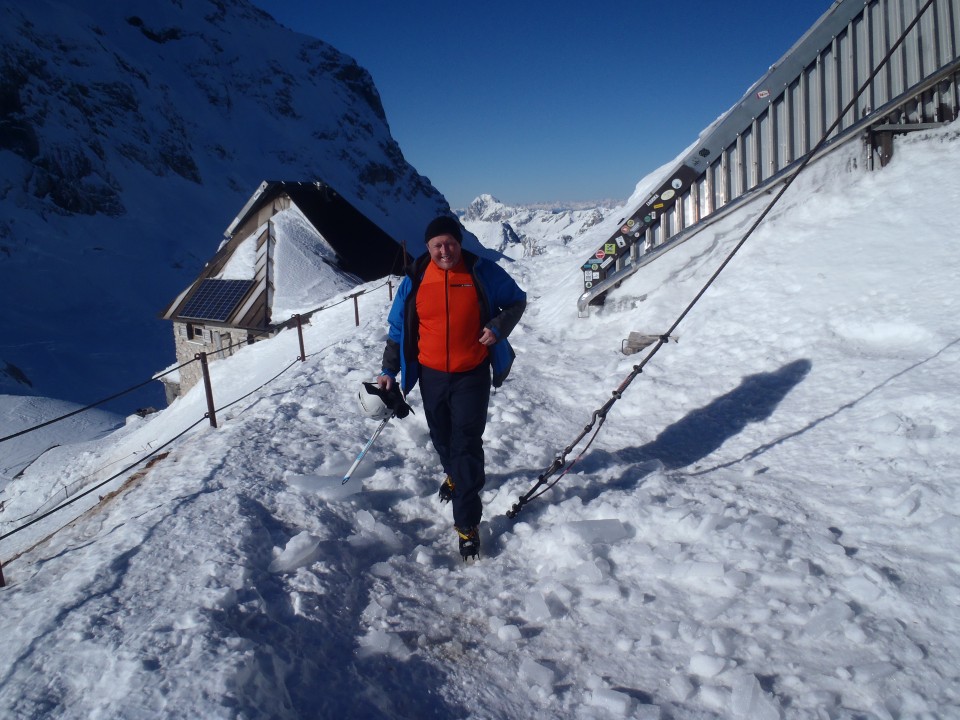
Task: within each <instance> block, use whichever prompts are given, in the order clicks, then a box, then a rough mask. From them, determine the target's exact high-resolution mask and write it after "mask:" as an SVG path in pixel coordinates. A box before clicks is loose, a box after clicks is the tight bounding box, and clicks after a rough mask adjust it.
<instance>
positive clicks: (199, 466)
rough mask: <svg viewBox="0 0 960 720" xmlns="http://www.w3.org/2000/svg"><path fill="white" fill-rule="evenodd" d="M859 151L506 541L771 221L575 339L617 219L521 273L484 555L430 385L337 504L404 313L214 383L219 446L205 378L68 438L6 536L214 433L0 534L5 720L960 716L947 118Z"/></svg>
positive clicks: (268, 357)
mask: <svg viewBox="0 0 960 720" xmlns="http://www.w3.org/2000/svg"><path fill="white" fill-rule="evenodd" d="M859 158H860V150H859V148H856V147H851V148H849V149H847V150H844V151H841V152H838V153H835V154H833V155H832V156H830V157H828V158H826V159H824V160H823V161H821V162H820V163H818V164H816V165H815V166H812V167H810V168H808V170H807V171H805V172H804V173H803V174H802V175H801V177H800V178H799V179H798V180H797V182H796V183H795V184H794V186H793V187H791V188H790V189H789V191H788V192H787V194H786V195H785V197H784V198H783V200H782V201H781V203H780V204H779V205H778V206H777V207H776V208H775V210H774V211H773V212H772V213H771V215H770V217H769V218H768V219H767V220H766V221H765V222H764V223H763V224H762V225H761V226H760V228H759V229H758V231H757V232H756V233H755V234H754V236H753V237H752V238H751V239H750V240H749V241H748V242H747V244H746V245H745V246H744V248H743V249H742V250H741V252H740V253H739V254H738V255H737V257H736V258H735V259H734V260H733V261H732V262H731V264H730V265H729V266H728V267H727V269H726V270H725V272H724V273H723V274H722V275H721V276H720V278H719V279H718V280H717V282H716V283H715V285H714V286H713V287H712V288H711V289H710V290H709V291H708V292H707V293H706V294H705V296H704V297H703V299H702V300H701V301H700V302H699V303H698V304H697V305H696V307H695V308H694V309H693V311H692V312H691V313H690V314H689V315H688V316H687V318H686V319H685V320H684V322H683V323H682V324H681V325H680V327H679V328H678V331H677V334H678V335H679V342H677V343H673V342H671V343H669V344H668V345H666V346H664V347H663V348H662V349H661V350H660V351H659V352H658V353H657V355H656V356H655V357H654V358H653V359H652V360H651V361H650V362H649V364H648V365H647V366H646V368H645V370H644V372H643V373H642V374H640V375H639V376H638V377H637V378H636V379H635V380H634V381H633V383H632V384H630V386H629V387H628V388H627V389H626V391H625V392H624V394H623V397H622V399H621V400H619V401H618V402H617V403H615V404H614V406H613V408H612V409H611V411H610V413H609V415H608V417H607V419H606V422H605V423H604V424H603V427H602V429H601V431H600V433H599V435H598V436H597V438H596V439H595V441H594V442H593V444H592V445H591V446H590V447H589V449H588V450H587V452H586V453H585V454H584V455H583V457H582V458H581V459H580V460H579V461H578V462H577V463H576V464H574V465H573V467H572V468H570V470H569V471H568V472H567V473H566V474H565V475H564V476H563V477H562V478H560V481H559V483H558V484H557V485H556V486H555V487H554V488H553V489H552V490H550V491H549V492H548V493H547V494H546V495H544V496H543V497H541V498H539V499H537V500H534V501H532V502H531V503H530V504H529V505H528V506H526V507H525V508H524V509H523V511H522V512H521V514H520V515H519V516H518V517H517V518H516V520H509V519H508V518H506V517H505V513H506V511H507V510H509V509H510V507H511V506H512V505H513V504H514V503H515V502H516V501H517V498H518V496H520V495H521V494H523V493H524V492H526V491H527V490H528V488H530V487H531V485H532V484H533V483H534V482H535V480H536V478H537V476H538V475H539V474H540V473H541V472H542V471H543V470H544V468H546V467H547V466H548V465H549V464H550V463H551V461H552V460H553V458H554V457H555V455H556V454H557V453H558V452H559V451H561V450H562V449H563V448H564V447H566V446H567V445H568V444H569V443H570V442H571V441H572V440H573V439H574V438H575V437H576V436H577V435H578V434H579V433H580V432H581V430H582V429H583V428H584V427H585V426H586V424H587V423H588V422H589V421H590V419H591V415H592V413H593V411H594V410H596V409H597V408H599V407H600V406H602V405H603V403H604V402H606V401H607V399H608V398H609V397H610V396H611V392H612V391H613V390H614V389H615V388H616V387H617V386H618V385H619V384H620V383H621V381H622V380H623V379H624V378H625V377H626V376H627V375H628V374H629V373H630V372H631V370H632V368H633V367H634V365H635V364H637V363H638V362H640V360H641V359H642V358H643V357H644V355H643V354H638V355H631V356H625V355H623V354H622V353H621V352H620V344H621V341H622V340H623V339H624V338H626V337H627V335H628V333H629V332H631V331H639V332H644V333H651V334H659V333H662V332H664V331H665V330H666V329H667V328H668V327H669V326H670V325H671V324H672V322H673V321H674V319H675V318H676V317H677V316H678V315H679V313H680V311H681V310H682V309H683V308H684V307H685V305H686V304H687V303H688V302H689V301H690V299H691V298H692V297H693V296H694V295H695V294H696V292H697V291H698V290H699V289H700V287H701V286H702V285H703V283H704V282H705V281H706V280H707V278H708V277H709V276H710V275H711V274H712V273H713V271H714V270H715V269H716V268H717V267H718V265H719V264H720V262H721V261H722V260H723V258H724V256H725V254H726V253H727V252H729V250H730V248H732V246H733V245H734V244H735V243H736V242H737V241H738V240H739V239H740V237H741V235H742V233H743V232H744V230H745V229H746V228H747V227H748V225H749V223H750V220H751V218H753V217H755V216H756V214H757V213H758V212H759V210H760V206H758V205H754V206H753V207H750V208H745V209H743V210H741V211H740V212H738V213H736V214H735V215H732V216H731V217H729V218H727V219H726V220H724V221H722V222H720V223H718V224H716V225H714V226H712V227H711V228H709V229H708V230H706V231H704V232H703V233H701V235H700V236H698V237H696V238H694V239H693V240H690V241H689V242H687V243H685V244H684V245H682V246H680V247H678V248H677V249H675V250H673V251H671V252H669V253H668V254H667V255H666V256H664V257H663V258H661V259H660V260H658V261H656V262H654V263H653V264H652V265H650V266H648V267H647V268H645V269H643V270H642V271H641V272H639V273H638V274H637V275H635V276H633V277H632V278H630V279H628V280H627V281H626V282H625V283H624V284H623V285H622V287H621V288H619V289H618V290H617V291H616V292H614V293H613V294H612V295H611V296H610V298H609V300H608V302H607V304H606V305H605V306H604V307H603V308H600V309H595V310H593V311H592V312H591V314H590V316H589V317H586V318H578V317H577V309H576V298H577V295H578V294H579V292H580V275H581V273H580V270H579V265H580V263H581V262H582V261H583V258H584V257H586V256H588V254H589V253H590V252H591V251H592V249H593V248H594V247H595V246H596V244H597V242H598V240H599V239H602V237H603V235H604V233H609V232H612V228H615V227H616V225H615V224H613V225H611V224H610V223H607V224H605V225H603V226H599V227H598V228H597V229H596V232H594V233H588V234H587V235H584V236H582V237H580V238H578V239H576V240H574V241H572V242H569V243H567V244H561V243H558V244H557V245H555V246H553V247H549V248H547V249H546V251H545V252H544V253H543V254H540V255H537V256H535V257H531V258H524V259H518V260H517V261H516V262H514V263H512V264H509V267H508V269H509V270H510V272H511V273H513V274H514V276H515V277H516V278H517V279H518V281H519V282H520V284H521V285H522V286H523V287H524V288H525V289H526V290H527V292H528V295H529V301H530V302H529V306H528V310H527V312H526V314H525V316H524V318H523V320H522V321H521V323H520V325H519V326H518V328H517V330H516V331H515V333H514V335H513V336H512V338H511V340H512V343H513V345H514V347H515V348H516V349H517V352H518V358H517V362H516V364H515V366H514V370H513V374H512V375H511V377H510V379H509V380H508V381H507V383H506V384H505V385H504V387H503V388H501V389H500V390H499V391H498V392H497V393H496V394H495V396H494V397H493V401H492V405H491V410H490V415H489V423H488V427H487V434H486V447H487V468H488V480H487V488H486V490H485V492H484V499H485V503H486V511H485V512H486V514H485V520H484V524H483V526H482V539H483V557H482V559H481V560H480V561H479V562H477V563H473V564H469V565H465V564H463V563H462V562H461V560H460V558H459V556H458V555H457V552H456V537H455V534H454V533H453V530H452V524H451V519H450V510H449V507H446V506H440V505H439V503H438V501H437V499H436V490H437V487H438V483H439V481H440V479H441V477H442V475H441V473H440V470H439V467H438V464H437V461H436V458H435V455H434V452H433V449H432V447H431V445H430V442H429V438H428V435H427V429H426V425H425V422H424V419H423V417H422V414H421V413H420V412H419V395H418V393H417V392H414V393H412V395H411V402H412V405H413V408H414V410H415V411H416V412H417V414H415V415H412V416H410V417H408V418H406V419H404V420H402V421H401V420H394V421H391V423H390V424H388V426H387V428H386V430H385V431H384V433H383V435H381V437H380V438H379V440H378V442H377V443H376V444H375V445H374V447H373V448H372V449H371V451H370V453H369V454H368V456H367V457H366V458H365V460H364V462H363V463H362V464H361V466H360V468H359V470H358V471H357V473H356V474H355V475H354V477H353V478H352V479H351V480H350V482H349V483H347V484H346V485H343V486H341V485H340V477H341V476H342V474H343V473H344V471H345V469H346V468H347V467H348V466H349V464H350V463H351V461H352V460H353V458H354V457H355V456H356V453H357V452H358V451H359V449H360V448H361V447H362V446H363V444H364V442H365V441H366V439H367V438H368V437H369V436H370V434H371V433H372V431H373V429H374V427H375V425H376V423H375V422H374V421H372V420H370V419H368V418H365V417H363V416H362V415H360V414H359V412H358V410H357V404H356V393H357V391H358V389H359V384H360V382H361V381H363V380H368V379H370V378H372V376H373V375H375V374H376V372H377V371H379V369H380V354H381V350H382V344H383V341H384V338H385V326H386V313H387V310H388V300H387V290H386V288H383V289H380V290H377V291H372V292H370V293H368V294H367V295H365V296H363V298H361V300H362V302H361V326H360V327H359V328H356V327H354V322H353V306H352V303H350V302H347V303H343V304H341V305H338V306H336V307H334V308H331V309H330V310H328V311H324V312H321V313H319V314H318V315H317V316H315V319H314V322H313V324H312V325H311V326H309V327H308V328H307V329H306V334H305V342H306V347H307V352H308V354H309V357H308V358H307V361H306V362H303V363H301V362H296V361H295V358H296V357H297V355H298V352H299V350H298V347H297V338H296V334H295V332H285V333H283V334H281V335H280V336H278V337H277V338H275V339H273V340H271V341H268V342H263V343H258V344H256V345H254V346H251V347H248V348H245V349H244V350H243V351H241V352H240V353H239V354H237V355H236V356H234V357H232V358H229V359H226V360H223V361H220V362H217V363H214V364H212V365H211V371H212V374H213V386H214V396H215V401H216V403H217V406H218V408H221V410H219V411H218V419H219V428H217V429H213V428H211V427H209V425H208V423H207V422H206V421H205V420H203V413H204V411H205V405H204V400H203V390H202V388H195V389H194V390H193V391H191V392H190V393H189V394H188V395H187V396H186V397H184V398H181V399H180V400H178V401H177V402H176V403H174V405H173V406H171V407H170V408H168V409H166V410H164V411H163V412H161V413H158V414H156V415H153V416H149V417H148V418H146V419H143V420H140V419H135V420H133V421H130V422H128V424H127V425H126V426H125V427H123V428H122V429H120V430H118V431H116V432H113V433H112V434H110V435H108V436H106V437H101V438H99V439H94V440H88V441H84V442H76V443H74V444H72V445H71V444H69V438H64V439H63V440H62V441H61V443H62V446H61V447H60V448H57V452H50V453H46V454H45V455H43V456H42V457H41V458H40V459H39V460H37V461H36V462H35V463H33V464H32V465H30V466H29V467H28V468H26V469H25V470H24V471H23V472H22V474H20V475H19V476H18V477H16V478H15V479H12V480H10V482H9V484H8V485H7V486H6V487H5V488H4V489H3V490H2V493H0V500H2V502H3V511H2V514H0V521H2V524H0V534H3V533H7V532H9V531H11V530H13V529H14V528H16V527H18V526H20V525H22V523H23V522H24V521H25V519H26V518H29V517H30V516H31V513H33V512H34V511H35V510H36V509H37V508H39V507H41V506H43V505H44V503H46V502H48V501H50V500H51V499H53V500H54V501H56V499H57V497H58V493H61V494H60V496H59V497H62V496H63V494H65V493H66V492H67V491H65V490H63V488H64V487H68V488H76V487H78V486H79V485H81V484H83V483H87V484H88V485H89V483H95V482H97V481H99V480H102V479H104V478H106V477H109V475H110V474H112V473H114V472H116V471H117V470H119V469H121V468H122V467H124V466H125V465H127V464H129V463H130V462H132V461H133V460H134V459H136V458H137V457H142V456H143V455H145V454H146V453H148V452H150V451H151V450H152V449H155V448H157V447H158V446H160V445H161V444H163V443H164V442H165V441H167V440H168V439H169V438H172V437H174V436H176V435H177V434H178V433H180V432H182V431H183V430H184V429H186V428H188V427H189V426H191V425H193V424H194V423H197V422H198V421H200V422H199V424H197V425H196V426H195V427H194V428H193V429H191V430H189V431H188V432H186V433H185V434H184V435H183V437H181V438H180V439H178V440H176V441H175V442H173V443H171V444H170V445H169V446H167V447H165V448H164V449H163V450H162V451H161V452H160V453H159V454H158V455H156V456H154V457H153V458H152V459H153V460H155V462H154V463H153V464H152V466H151V467H149V469H146V470H144V468H143V467H142V466H140V467H138V468H137V469H136V470H135V471H132V472H131V473H128V474H127V476H124V477H122V478H119V479H117V480H115V481H113V482H112V483H109V484H107V485H106V486H104V488H102V489H99V490H98V491H96V492H94V493H91V494H90V495H89V496H87V497H85V498H83V499H82V500H81V501H79V502H77V503H76V504H75V505H72V506H70V507H69V508H67V509H64V510H62V511H60V512H59V513H56V514H54V515H52V516H50V517H49V518H47V519H45V520H43V521H42V522H38V523H36V524H34V525H32V526H30V527H29V528H27V529H26V530H23V531H22V532H18V533H17V534H15V535H12V536H9V537H6V538H4V539H3V540H2V541H0V559H2V560H3V562H4V565H3V571H4V574H5V576H6V580H7V583H8V587H7V588H5V589H3V590H2V591H0V638H2V645H3V652H2V653H0V708H3V710H2V715H3V716H4V717H6V718H36V717H44V718H125V719H127V720H129V719H131V718H157V717H162V718H180V717H182V718H333V717H337V718H340V717H347V718H428V717H434V718H594V719H598V720H599V719H602V718H640V719H643V720H648V719H650V718H661V719H663V720H666V719H667V718H671V719H672V720H695V719H696V720H699V719H703V718H744V719H749V720H768V719H769V720H773V719H774V718H816V719H818V720H822V719H827V718H831V719H839V718H845V719H847V720H855V719H856V720H860V719H866V718H870V719H874V718H880V719H883V720H906V719H907V718H916V719H921V718H922V719H924V720H931V719H933V718H938V719H941V720H945V719H947V718H958V717H960V681H958V675H960V670H958V668H960V663H958V656H960V622H958V621H960V562H958V560H957V549H958V540H960V495H958V493H960V490H958V488H960V482H958V481H960V477H958V475H960V462H958V460H960V457H958V453H960V430H958V421H960V382H958V379H957V371H958V367H960V365H958V360H960V319H958V314H960V305H958V302H957V298H958V291H957V280H958V278H960V253H958V246H957V239H958V227H960V173H958V172H957V167H958V166H960V124H957V123H954V124H953V125H951V126H948V127H947V128H945V129H942V130H939V131H928V132H924V133H922V134H921V133H917V134H913V135H911V136H909V137H905V138H900V139H898V140H897V147H896V154H895V157H894V159H893V162H892V163H891V165H889V166H888V167H887V168H885V169H883V170H881V171H877V172H872V173H871V172H866V171H864V170H863V169H862V167H860V165H862V163H861V162H859ZM770 197H772V196H765V198H764V199H762V200H761V202H765V201H768V200H769V198H770ZM611 219H612V220H615V219H616V218H615V217H614V218H611ZM374 285H375V284H371V287H373V286H374ZM288 365H290V367H289V369H288V370H287V371H286V372H284V373H282V374H280V376H279V377H277V378H276V379H275V380H273V381H272V382H270V383H269V384H267V385H266V386H265V387H263V389H261V390H258V391H256V392H254V393H253V394H251V395H249V396H247V397H245V398H244V399H242V400H240V401H239V402H235V403H233V404H231V405H230V406H229V407H225V406H226V405H228V404H229V403H232V402H233V401H235V400H236V399H238V398H241V397H243V396H246V395H247V393H250V392H251V391H252V390H254V389H255V388H258V387H259V386H260V385H261V384H263V383H264V382H265V381H267V380H268V379H270V378H272V377H274V376H275V375H277V374H278V373H280V371H281V370H283V369H284V368H285V367H287V366H288ZM584 444H585V443H581V445H580V446H578V448H577V449H576V450H574V452H572V453H571V454H570V456H569V459H570V460H573V459H574V458H575V457H577V455H578V454H579V452H580V450H582V449H583V445H584ZM158 458H159V459H158ZM134 474H135V475H134ZM129 475H134V479H132V480H130V481H128V482H126V483H125V484H123V485H122V488H121V489H120V491H119V492H118V493H117V494H115V495H112V496H109V497H104V499H103V500H102V501H100V502H98V499H99V497H100V496H106V493H107V492H108V491H109V490H116V489H117V488H120V486H121V482H122V481H123V480H124V478H125V477H128V476H129ZM94 503H98V504H96V505H95V506H94ZM55 531H56V532H55Z"/></svg>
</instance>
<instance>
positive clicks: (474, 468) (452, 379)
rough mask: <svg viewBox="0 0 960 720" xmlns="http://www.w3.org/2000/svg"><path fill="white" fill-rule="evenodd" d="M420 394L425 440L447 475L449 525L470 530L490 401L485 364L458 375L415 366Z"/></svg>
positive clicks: (478, 510)
mask: <svg viewBox="0 0 960 720" xmlns="http://www.w3.org/2000/svg"><path fill="white" fill-rule="evenodd" d="M420 397H421V399H422V400H423V412H424V414H425V415H426V418H427V427H429V428H430V439H431V440H432V441H433V447H434V448H436V451H437V454H438V455H439V456H440V463H441V465H442V466H443V470H444V472H445V473H447V475H449V476H450V477H451V478H453V485H454V491H453V500H452V502H451V504H452V505H453V524H454V525H456V526H457V527H459V528H463V529H466V528H471V527H473V526H475V525H479V524H480V518H481V516H482V515H483V505H482V503H481V501H480V491H481V490H482V489H483V484H484V482H485V481H486V475H485V474H484V469H483V431H484V428H486V426H487V407H488V405H489V404H490V365H489V363H483V364H481V365H480V366H479V367H477V368H475V369H473V370H469V371H468V372H462V373H446V372H441V371H439V370H431V369H430V368H427V367H421V369H420Z"/></svg>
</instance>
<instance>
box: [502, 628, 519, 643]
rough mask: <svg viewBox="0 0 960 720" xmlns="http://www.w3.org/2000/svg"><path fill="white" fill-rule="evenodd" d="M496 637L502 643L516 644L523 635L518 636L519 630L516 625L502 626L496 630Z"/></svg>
mask: <svg viewBox="0 0 960 720" xmlns="http://www.w3.org/2000/svg"><path fill="white" fill-rule="evenodd" d="M497 637H498V638H500V640H502V641H503V642H517V641H518V640H519V639H520V638H522V637H523V635H521V634H520V628H518V627H517V626H516V625H504V626H503V627H502V628H500V629H499V630H497Z"/></svg>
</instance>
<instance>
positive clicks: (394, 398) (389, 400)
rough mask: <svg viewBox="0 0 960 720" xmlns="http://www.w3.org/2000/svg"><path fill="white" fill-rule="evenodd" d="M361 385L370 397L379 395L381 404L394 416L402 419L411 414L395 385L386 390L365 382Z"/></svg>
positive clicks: (397, 386) (398, 388)
mask: <svg viewBox="0 0 960 720" xmlns="http://www.w3.org/2000/svg"><path fill="white" fill-rule="evenodd" d="M363 385H364V387H365V388H367V392H369V393H370V394H371V395H379V396H380V399H381V400H383V404H384V405H386V406H387V407H388V408H389V409H390V410H392V411H393V414H394V416H396V417H398V418H400V419H403V418H405V417H406V416H407V415H409V414H410V413H411V412H412V409H411V408H410V406H409V405H407V402H406V400H404V398H403V393H402V392H400V387H399V385H397V383H392V384H391V385H390V388H389V389H386V390H385V389H384V388H382V387H379V386H378V385H376V384H375V383H371V382H365V383H363Z"/></svg>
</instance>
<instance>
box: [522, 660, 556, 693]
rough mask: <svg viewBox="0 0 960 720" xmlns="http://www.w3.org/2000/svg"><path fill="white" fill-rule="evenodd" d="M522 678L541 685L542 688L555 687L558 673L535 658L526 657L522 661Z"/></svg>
mask: <svg viewBox="0 0 960 720" xmlns="http://www.w3.org/2000/svg"><path fill="white" fill-rule="evenodd" d="M520 679H521V680H525V681H526V682H527V683H529V684H530V685H539V686H540V687H542V688H546V689H550V688H552V687H553V683H554V680H556V673H555V672H554V671H553V670H551V669H550V668H548V667H546V666H545V665H541V664H540V663H538V662H536V661H535V660H531V659H530V658H524V659H523V660H521V661H520Z"/></svg>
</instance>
